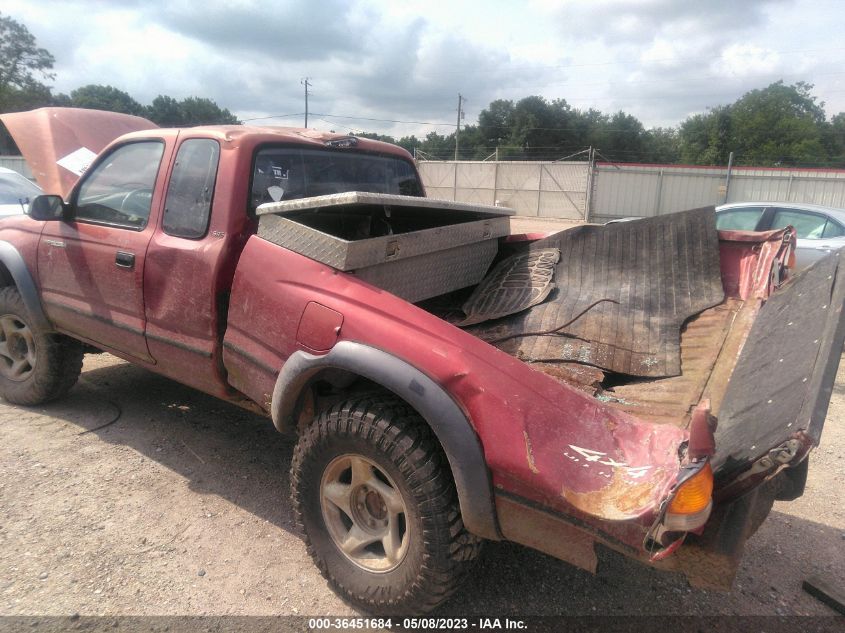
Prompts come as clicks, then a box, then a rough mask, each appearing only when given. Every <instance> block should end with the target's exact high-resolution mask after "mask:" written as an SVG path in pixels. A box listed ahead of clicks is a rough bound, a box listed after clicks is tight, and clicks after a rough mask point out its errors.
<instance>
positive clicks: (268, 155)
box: [251, 147, 423, 210]
mask: <svg viewBox="0 0 845 633" xmlns="http://www.w3.org/2000/svg"><path fill="white" fill-rule="evenodd" d="M347 191H367V192H371V193H390V194H401V195H406V196H422V195H423V189H422V185H421V184H420V181H419V178H418V177H417V173H416V170H415V169H414V167H413V165H412V164H411V163H410V162H409V161H406V160H402V159H401V158H398V157H394V156H383V155H374V154H364V153H360V152H354V151H350V150H348V149H335V150H330V149H326V150H312V149H298V148H291V147H284V148H282V147H279V148H265V149H262V150H261V151H259V152H258V155H257V156H256V158H255V165H254V168H253V175H252V193H251V203H252V209H253V210H254V209H255V207H257V206H258V205H259V204H262V203H264V202H278V201H280V200H293V199H296V198H307V197H311V196H322V195H327V194H332V193H344V192H347Z"/></svg>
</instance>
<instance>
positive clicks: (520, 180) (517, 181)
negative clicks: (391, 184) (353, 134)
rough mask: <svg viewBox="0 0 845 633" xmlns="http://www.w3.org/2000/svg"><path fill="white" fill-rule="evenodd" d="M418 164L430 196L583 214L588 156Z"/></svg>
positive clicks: (554, 214) (536, 212)
mask: <svg viewBox="0 0 845 633" xmlns="http://www.w3.org/2000/svg"><path fill="white" fill-rule="evenodd" d="M417 165H418V166H419V170H420V175H421V176H422V179H423V183H424V184H425V188H426V192H427V193H428V196H429V197H431V198H440V199H441V200H456V201H458V202H474V203H478V204H499V205H501V206H504V207H508V208H510V209H513V210H514V211H516V212H517V214H518V215H530V216H537V217H549V218H569V219H574V220H578V219H583V218H584V217H585V213H586V209H587V203H588V193H587V192H588V191H589V190H590V174H591V172H590V163H588V162H556V163H555V162H529V161H513V162H509V161H508V162H506V161H501V162H483V161H458V162H454V161H419V162H418V163H417Z"/></svg>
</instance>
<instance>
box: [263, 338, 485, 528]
mask: <svg viewBox="0 0 845 633" xmlns="http://www.w3.org/2000/svg"><path fill="white" fill-rule="evenodd" d="M323 369H342V370H346V371H349V372H352V373H354V374H357V375H358V376H361V377H363V378H367V379H369V380H372V381H373V382H375V383H376V384H378V385H381V386H382V387H384V388H386V389H389V390H390V391H392V392H393V393H394V394H396V395H397V396H399V397H400V398H402V399H403V400H404V401H405V402H407V403H408V404H409V405H410V406H411V407H413V408H414V409H415V410H416V411H417V412H418V413H419V414H420V415H421V416H422V417H423V418H424V419H425V421H426V422H427V423H428V424H429V426H430V427H431V429H432V431H434V434H435V435H436V436H437V439H438V441H439V442H440V444H441V446H442V447H443V451H444V452H445V453H446V457H447V459H448V460H449V466H450V467H451V469H452V477H453V478H454V481H455V488H456V489H457V492H458V502H459V503H460V507H461V516H462V518H463V521H464V525H465V526H466V528H467V529H468V530H469V531H470V532H472V533H473V534H476V535H478V536H481V537H483V538H486V539H491V540H501V539H502V536H501V532H500V531H499V527H498V524H497V521H496V510H495V503H494V501H493V486H492V480H491V478H490V471H489V469H488V467H487V462H486V461H485V459H484V450H483V448H482V446H481V442H480V440H479V439H478V436H477V435H476V433H475V430H474V429H473V427H472V425H471V424H470V423H469V420H468V419H467V416H466V415H465V414H464V412H463V411H462V410H461V408H460V407H459V406H458V405H457V403H456V402H455V401H454V400H453V399H452V397H451V396H450V395H449V394H448V393H447V392H446V391H445V390H444V389H443V388H442V387H441V386H439V385H438V384H437V383H435V382H434V381H433V380H432V379H431V378H429V377H428V376H426V375H425V374H424V373H422V372H421V371H420V370H419V369H417V368H416V367H413V366H412V365H410V364H409V363H407V362H405V361H404V360H401V359H399V358H397V357H395V356H393V355H391V354H389V353H387V352H384V351H382V350H380V349H376V348H374V347H370V346H368V345H363V344H361V343H354V342H351V341H341V342H340V343H338V344H337V345H335V346H334V347H333V348H332V349H331V351H329V352H328V353H327V354H324V355H322V356H316V355H312V354H308V353H307V352H303V351H296V352H294V353H293V354H291V356H290V357H289V358H288V360H287V361H286V362H285V364H284V366H283V367H282V371H281V372H280V373H279V377H278V379H277V380H276V386H275V388H274V389H273V399H272V402H271V414H272V418H273V424H274V425H275V426H276V428H277V429H278V430H279V431H280V432H287V431H290V430H291V429H293V428H295V426H294V425H295V423H294V422H293V419H292V418H293V413H294V409H295V407H296V403H297V400H298V399H299V396H300V394H301V393H302V390H303V389H304V388H305V387H306V386H307V384H308V382H309V381H310V380H311V378H313V377H314V376H315V375H316V374H317V373H318V372H320V371H321V370H323Z"/></svg>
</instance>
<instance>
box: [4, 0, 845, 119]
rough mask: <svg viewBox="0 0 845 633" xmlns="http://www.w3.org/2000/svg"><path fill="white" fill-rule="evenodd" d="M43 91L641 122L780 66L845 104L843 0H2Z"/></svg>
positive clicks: (340, 110) (727, 97)
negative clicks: (44, 59)
mask: <svg viewBox="0 0 845 633" xmlns="http://www.w3.org/2000/svg"><path fill="white" fill-rule="evenodd" d="M0 11H2V12H3V13H4V14H5V15H9V16H11V17H13V18H15V19H17V20H18V21H20V22H23V23H24V24H25V25H26V26H27V27H28V28H29V29H30V31H31V32H32V33H33V34H34V35H35V36H36V38H37V40H38V43H39V45H40V46H43V47H45V48H47V49H48V50H49V51H50V52H52V53H53V55H54V56H55V57H56V66H55V69H54V70H55V73H56V78H55V81H54V83H53V85H54V88H55V90H56V91H60V92H70V91H71V90H73V89H74V88H77V87H79V86H82V85H84V84H88V83H99V84H110V85H113V86H116V87H118V88H120V89H121V90H125V91H127V92H129V93H130V94H131V95H132V96H133V97H135V98H136V99H137V100H138V101H140V102H142V103H149V102H150V101H151V100H152V99H153V98H154V97H155V96H156V95H158V94H167V95H170V96H173V97H177V98H182V97H187V96H192V95H195V96H202V97H209V98H211V99H214V100H215V101H216V102H217V103H218V104H219V105H221V106H222V107H226V108H229V109H230V110H232V111H233V112H234V113H236V114H237V115H238V116H239V117H240V118H241V119H244V120H246V119H255V118H258V117H269V116H271V115H294V116H286V117H283V118H275V119H264V121H266V122H267V123H276V124H289V125H302V115H301V113H302V112H303V111H304V104H303V87H302V85H301V79H302V78H303V77H309V78H310V81H311V83H312V84H313V87H312V88H311V91H312V94H311V99H310V108H309V109H310V111H311V113H312V115H311V117H310V120H309V124H310V126H311V127H318V128H321V129H336V130H338V131H343V130H347V129H350V130H356V131H357V130H365V131H376V132H382V133H389V134H394V135H403V134H407V133H416V134H418V135H424V134H426V133H428V132H429V131H432V130H436V131H438V132H440V133H449V132H451V131H452V130H453V129H454V123H455V118H456V108H457V95H458V93H459V92H460V93H461V94H462V95H464V97H465V98H466V100H467V101H466V105H465V107H464V109H465V113H466V122H467V123H474V122H475V121H476V119H477V116H478V113H479V112H480V111H481V110H482V109H483V108H484V107H486V106H487V105H488V104H489V103H490V102H491V101H492V100H494V99H499V98H504V99H519V98H521V97H524V96H527V95H531V94H538V95H543V96H544V97H546V98H548V99H555V98H563V99H566V101H567V102H569V103H570V104H571V105H572V106H573V107H575V108H579V109H586V108H591V107H592V108H597V109H599V110H602V111H605V112H613V111H617V110H624V111H626V112H628V113H631V114H633V115H635V116H637V117H638V118H639V119H640V120H641V121H643V123H644V124H645V125H646V126H647V127H652V126H666V125H676V124H678V123H679V122H680V121H682V120H683V119H684V118H685V117H687V116H688V115H690V114H693V113H696V112H702V111H704V110H706V108H707V107H710V106H715V105H720V104H725V103H730V102H732V101H734V100H735V99H737V98H738V97H740V96H741V95H742V94H743V93H744V92H746V91H748V90H750V89H753V88H761V87H765V86H767V85H768V84H769V83H771V82H773V81H777V80H778V79H783V80H784V81H785V82H786V83H794V82H797V81H808V82H810V83H813V84H815V91H814V92H815V94H816V95H817V96H818V97H819V98H820V99H821V100H823V101H824V102H825V103H826V109H827V112H828V115H831V114H835V113H837V112H840V111H843V110H845V40H843V39H842V37H841V31H842V28H843V26H842V25H843V24H845V2H843V1H842V0H812V1H810V0H698V1H697V2H693V1H687V0H524V1H522V2H519V1H517V0H512V1H506V0H486V1H482V0H467V1H462V0H448V1H447V0H402V1H399V0H393V1H391V0H356V1H353V0H276V1H275V2H267V1H266V0H265V1H263V2H258V1H252V0H223V1H220V0H203V1H202V2H197V1H188V0H137V1H135V0H120V1H118V0H112V1H108V0H61V1H53V0H39V1H38V2H32V0H3V2H2V3H0Z"/></svg>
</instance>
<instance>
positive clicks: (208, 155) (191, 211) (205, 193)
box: [162, 138, 220, 239]
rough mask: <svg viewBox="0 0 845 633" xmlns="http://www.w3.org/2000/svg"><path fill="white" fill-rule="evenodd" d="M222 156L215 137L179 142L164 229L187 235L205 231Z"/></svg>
mask: <svg viewBox="0 0 845 633" xmlns="http://www.w3.org/2000/svg"><path fill="white" fill-rule="evenodd" d="M219 160H220V145H219V143H218V142H217V141H215V140H213V139H204V138H203V139H199V138H198V139H188V140H187V141H185V142H184V143H182V145H180V146H179V151H178V152H176V164H175V165H174V167H173V173H172V174H171V176H170V184H169V185H168V186H167V197H166V198H165V201H164V221H163V223H162V229H163V230H164V232H165V233H167V234H168V235H173V236H175V237H184V238H188V239H197V238H200V237H202V236H204V235H205V233H206V231H207V230H208V220H209V216H210V214H211V200H212V196H213V195H214V183H215V180H216V179H217V164H218V162H219Z"/></svg>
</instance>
